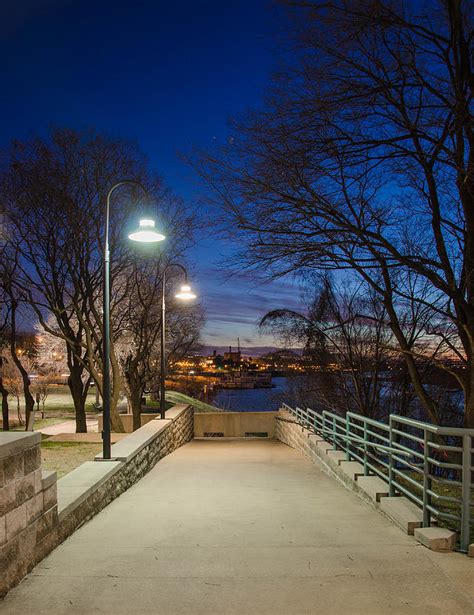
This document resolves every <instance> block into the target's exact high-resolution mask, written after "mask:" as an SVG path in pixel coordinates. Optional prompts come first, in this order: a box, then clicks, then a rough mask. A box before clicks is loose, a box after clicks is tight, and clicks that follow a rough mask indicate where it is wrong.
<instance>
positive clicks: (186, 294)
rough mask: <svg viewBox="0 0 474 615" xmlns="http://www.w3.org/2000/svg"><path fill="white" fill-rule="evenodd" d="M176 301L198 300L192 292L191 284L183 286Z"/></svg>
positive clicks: (177, 294)
mask: <svg viewBox="0 0 474 615" xmlns="http://www.w3.org/2000/svg"><path fill="white" fill-rule="evenodd" d="M175 297H176V299H196V295H195V294H194V293H193V292H192V291H191V287H190V286H189V284H183V285H182V286H181V290H180V291H179V293H176V295H175Z"/></svg>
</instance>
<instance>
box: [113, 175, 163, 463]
mask: <svg viewBox="0 0 474 615" xmlns="http://www.w3.org/2000/svg"><path fill="white" fill-rule="evenodd" d="M122 186H136V187H138V188H140V190H142V192H144V194H145V196H146V198H147V200H148V201H149V200H150V198H149V195H148V191H147V190H146V188H145V187H144V186H143V185H142V184H141V183H140V182H137V181H135V180H132V179H123V180H121V181H119V182H117V183H116V184H115V185H114V186H112V188H111V189H110V190H109V192H108V194H107V199H106V206H105V243H104V296H103V319H104V328H103V340H102V344H103V361H104V364H103V372H104V375H103V385H102V389H103V391H102V392H103V412H102V424H103V427H102V443H103V453H102V458H103V459H110V449H111V439H110V249H109V226H110V199H111V197H112V194H113V193H114V192H115V190H117V189H118V188H120V187H122ZM129 238H130V239H131V240H133V241H140V242H145V243H154V242H157V241H163V239H165V236H164V235H163V234H161V233H158V232H157V231H156V230H155V222H154V221H153V220H151V219H149V218H147V219H143V220H140V226H139V228H138V229H137V230H136V231H135V232H133V233H130V235H129Z"/></svg>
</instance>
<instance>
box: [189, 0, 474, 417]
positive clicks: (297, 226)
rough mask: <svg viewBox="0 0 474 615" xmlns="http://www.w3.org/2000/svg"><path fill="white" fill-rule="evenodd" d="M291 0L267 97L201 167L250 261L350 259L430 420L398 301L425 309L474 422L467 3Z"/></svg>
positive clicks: (433, 346) (294, 265) (432, 408)
mask: <svg viewBox="0 0 474 615" xmlns="http://www.w3.org/2000/svg"><path fill="white" fill-rule="evenodd" d="M292 5H293V11H294V16H295V17H296V23H297V24H298V25H297V31H296V33H295V38H296V41H297V44H296V46H295V48H294V52H293V53H292V55H291V57H290V58H289V61H288V63H287V68H284V69H283V70H282V71H281V72H280V73H279V74H278V75H277V78H276V79H275V80H274V82H273V87H272V89H271V90H270V92H269V95H268V97H267V106H266V108H264V109H263V110H262V111H260V112H256V113H253V114H250V115H248V116H247V117H246V118H244V119H243V120H242V121H239V122H236V123H234V133H235V135H234V138H233V139H232V143H231V144H230V145H228V146H226V147H224V148H222V150H221V151H218V152H211V153H207V154H205V155H203V156H202V157H201V159H200V161H199V162H198V163H197V167H198V169H199V171H200V172H201V174H202V175H203V176H204V177H206V178H207V180H208V181H209V183H210V184H211V185H212V186H213V187H214V188H215V190H216V195H217V196H216V198H215V199H214V201H215V202H216V203H217V204H218V206H220V207H222V208H223V210H224V212H225V213H226V215H227V216H228V217H230V219H231V220H232V221H233V223H234V224H237V225H238V226H239V228H240V229H241V231H242V236H243V241H244V242H245V244H246V246H247V248H246V253H245V256H244V258H243V263H244V264H245V265H246V266H251V267H257V268H259V269H262V268H264V269H265V270H266V271H267V272H273V275H281V274H282V273H284V272H289V271H292V272H295V271H296V272H305V271H306V272H307V271H314V270H319V271H320V270H322V269H323V270H324V269H339V270H346V271H351V272H352V273H353V274H355V275H356V276H357V277H358V278H359V279H361V280H363V281H364V282H365V283H366V284H367V285H368V286H370V287H371V288H372V290H373V291H374V292H375V293H376V294H377V295H378V297H379V300H380V301H381V302H382V303H383V306H384V310H385V311H386V314H387V318H388V321H389V324H390V328H391V331H392V333H393V336H394V338H395V339H396V342H397V347H398V350H399V352H401V353H402V355H403V357H404V360H405V361H406V366H407V371H408V373H409V375H410V379H411V382H412V384H413V387H414V390H415V392H416V395H417V397H418V398H419V400H420V402H421V403H422V405H423V407H424V409H425V412H426V414H427V415H428V416H429V417H430V418H431V420H433V421H434V422H439V420H440V413H439V407H438V404H437V401H436V399H434V398H433V397H432V395H431V394H430V391H429V389H428V388H427V387H426V386H425V383H424V382H423V378H422V374H421V373H420V369H419V365H420V363H419V359H420V357H419V356H418V352H419V349H414V347H413V345H410V339H409V338H407V335H406V331H405V330H404V324H403V318H404V317H405V315H406V310H403V311H402V312H400V311H399V305H400V302H403V301H405V302H411V303H412V304H413V307H412V308H410V309H412V310H413V311H416V310H417V309H418V308H422V309H426V310H428V311H430V312H431V314H430V317H429V318H428V321H429V323H430V325H429V327H427V328H426V329H425V331H424V335H425V336H426V337H427V338H431V340H430V343H429V344H427V351H428V352H429V353H430V360H432V361H435V362H437V364H438V366H439V367H442V368H443V369H446V370H448V371H449V373H450V374H451V375H452V376H453V377H454V378H455V379H456V380H457V381H458V383H459V386H460V387H462V390H463V394H464V424H465V425H466V426H474V389H473V385H472V383H473V382H474V364H473V361H472V356H473V352H474V346H473V344H474V275H473V274H474V240H473V237H474V217H473V215H472V212H473V211H474V183H473V180H474V159H473V156H474V133H473V129H472V126H473V123H472V109H471V105H472V90H473V84H474V75H473V73H472V66H471V54H472V43H473V31H472V14H471V7H470V6H469V4H468V3H467V2H463V1H462V0H439V1H438V2H436V3H430V4H429V5H428V4H426V5H425V6H422V5H420V4H419V3H413V4H410V3H401V2H400V3H399V2H391V1H388V0H373V1H368V0H361V1H359V2H353V1H352V0H336V1H334V2H331V3H327V2H317V1H316V2H294V3H292ZM292 23H295V21H293V22H292ZM407 291H408V292H407ZM439 343H441V345H442V346H443V348H444V349H446V352H448V355H449V358H450V361H443V360H439V357H438V350H437V347H438V344H439ZM454 360H455V361H457V362H458V363H459V364H460V365H461V368H460V369H459V368H453V366H452V363H453V361H454Z"/></svg>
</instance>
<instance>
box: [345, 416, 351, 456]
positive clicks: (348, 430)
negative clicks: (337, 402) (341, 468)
mask: <svg viewBox="0 0 474 615" xmlns="http://www.w3.org/2000/svg"><path fill="white" fill-rule="evenodd" d="M350 433H351V423H350V417H349V415H348V414H347V413H346V459H347V461H350V460H351V451H350V448H349V446H350V445H349V438H350Z"/></svg>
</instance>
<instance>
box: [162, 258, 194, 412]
mask: <svg viewBox="0 0 474 615" xmlns="http://www.w3.org/2000/svg"><path fill="white" fill-rule="evenodd" d="M170 267H178V269H181V271H182V272H183V273H184V284H183V285H182V286H181V289H180V291H179V293H176V295H175V297H176V298H177V299H195V298H196V295H195V294H194V293H193V292H192V291H191V287H190V286H189V284H188V272H187V271H186V269H185V267H183V265H179V264H178V263H170V264H169V265H167V266H166V267H165V268H164V270H163V277H162V279H161V375H160V377H161V380H160V418H162V419H164V418H165V414H166V404H165V392H166V387H165V377H166V354H165V353H166V297H165V295H166V272H167V271H168V269H170Z"/></svg>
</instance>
